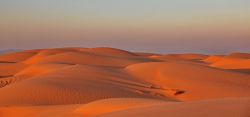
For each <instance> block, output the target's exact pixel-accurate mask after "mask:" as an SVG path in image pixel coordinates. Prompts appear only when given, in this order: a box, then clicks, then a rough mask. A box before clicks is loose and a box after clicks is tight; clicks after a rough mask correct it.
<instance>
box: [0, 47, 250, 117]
mask: <svg viewBox="0 0 250 117" xmlns="http://www.w3.org/2000/svg"><path fill="white" fill-rule="evenodd" d="M248 62H249V54H246V53H234V54H230V55H223V56H222V55H209V56H208V55H201V54H170V55H160V54H153V53H133V52H128V51H125V50H120V49H115V48H106V47H101V48H77V47H72V48H52V49H39V50H26V51H23V52H16V53H10V54H5V55H1V56H0V116H1V117H2V116H3V117H27V116H32V117H48V116H53V117H68V116H72V117H82V116H87V117H94V116H98V117H106V116H107V117H119V116H120V117H127V116H159V117H161V116H166V115H171V116H172V117H179V116H183V115H181V114H182V113H187V112H189V115H188V116H193V117H196V116H197V117H198V116H201V115H199V114H197V113H196V112H197V111H200V112H204V113H211V114H207V115H208V116H209V115H210V116H218V117H219V116H227V115H228V116H237V117H248V116H249V113H246V110H247V109H248V108H249V107H248V106H246V105H247V104H249V97H250V74H248V70H249V69H250V67H249V63H248ZM249 73H250V72H249ZM203 100H205V101H203ZM217 104H219V106H218V107H217V106H216V105H217ZM229 106H231V107H229ZM199 107H206V109H203V108H199ZM218 110H221V111H218ZM232 110H235V111H234V112H235V113H229V114H227V113H226V112H227V111H229V112H231V111H232ZM216 113H217V115H216Z"/></svg>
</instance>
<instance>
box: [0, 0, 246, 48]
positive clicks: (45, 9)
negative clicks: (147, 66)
mask: <svg viewBox="0 0 250 117" xmlns="http://www.w3.org/2000/svg"><path fill="white" fill-rule="evenodd" d="M0 17H1V19H0V49H9V48H21V49H32V48H43V47H64V46H83V47H93V46H111V47H118V48H121V49H128V50H134V51H150V52H162V53H168V52H171V53H175V52H177V53H182V52H198V53H229V52H234V51H242V52H250V0H0Z"/></svg>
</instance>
